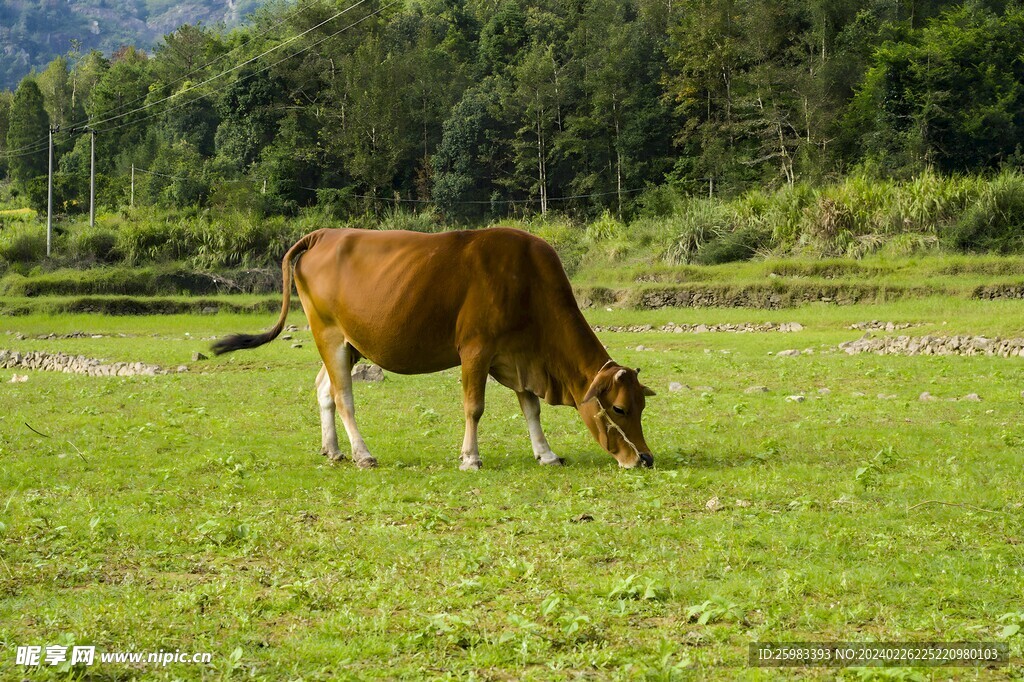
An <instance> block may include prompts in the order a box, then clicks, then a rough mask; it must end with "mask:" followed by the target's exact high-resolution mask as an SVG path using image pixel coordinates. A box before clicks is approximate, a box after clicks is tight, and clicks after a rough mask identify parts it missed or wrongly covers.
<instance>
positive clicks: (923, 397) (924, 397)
mask: <svg viewBox="0 0 1024 682" xmlns="http://www.w3.org/2000/svg"><path fill="white" fill-rule="evenodd" d="M917 399H918V400H920V401H922V402H926V403H927V402H932V401H934V400H935V396H933V395H932V394H931V393H929V392H928V391H925V392H924V393H922V394H921V395H919V396H917Z"/></svg>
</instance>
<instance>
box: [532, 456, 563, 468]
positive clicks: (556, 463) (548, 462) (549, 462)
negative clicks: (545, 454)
mask: <svg viewBox="0 0 1024 682" xmlns="http://www.w3.org/2000/svg"><path fill="white" fill-rule="evenodd" d="M537 462H539V463H540V464H541V466H549V467H560V466H562V465H564V464H565V460H564V459H562V458H561V457H555V458H554V459H538V460H537Z"/></svg>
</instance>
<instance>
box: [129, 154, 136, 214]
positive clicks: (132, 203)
mask: <svg viewBox="0 0 1024 682" xmlns="http://www.w3.org/2000/svg"><path fill="white" fill-rule="evenodd" d="M130 206H131V207H132V208H135V164H134V163H133V164H132V198H131V203H130Z"/></svg>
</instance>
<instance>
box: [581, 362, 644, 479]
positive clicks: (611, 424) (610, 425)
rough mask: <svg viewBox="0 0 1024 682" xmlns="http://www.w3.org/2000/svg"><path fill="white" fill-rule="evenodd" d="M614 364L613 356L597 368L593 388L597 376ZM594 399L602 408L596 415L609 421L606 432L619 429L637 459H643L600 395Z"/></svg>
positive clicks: (620, 434) (592, 383) (638, 449)
mask: <svg viewBox="0 0 1024 682" xmlns="http://www.w3.org/2000/svg"><path fill="white" fill-rule="evenodd" d="M613 364H615V361H614V360H612V359H611V358H608V361H607V362H605V363H604V364H603V365H601V369H599V370H597V374H595V375H594V381H593V382H591V384H590V386H591V388H593V386H594V382H596V381H597V377H598V376H599V375H600V374H601V372H603V371H604V368H605V367H607V366H608V365H613ZM594 400H596V401H597V406H598V407H599V408H601V409H600V410H599V411H598V413H597V415H596V416H597V417H604V420H605V422H606V423H607V425H608V426H607V427H606V428H605V433H606V434H607V433H608V429H615V430H616V431H618V432H619V436H621V437H622V440H624V441H626V445H628V446H629V447H631V448H633V452H635V453H636V456H637V459H639V460H640V461H643V458H642V457H640V448H638V447H637V446H635V445H633V441H631V440H630V439H629V436H627V435H626V432H625V431H623V430H622V427H620V426H619V425H618V424H616V423H615V422H614V421H613V420H612V418H611V415H609V414H608V410H606V409H605V407H604V405H602V404H601V399H600V398H598V397H597V396H596V395H595V396H594ZM606 437H607V436H606Z"/></svg>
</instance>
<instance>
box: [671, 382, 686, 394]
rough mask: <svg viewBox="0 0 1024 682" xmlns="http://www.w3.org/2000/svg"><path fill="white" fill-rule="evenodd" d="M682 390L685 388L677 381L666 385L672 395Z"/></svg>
mask: <svg viewBox="0 0 1024 682" xmlns="http://www.w3.org/2000/svg"><path fill="white" fill-rule="evenodd" d="M684 388H686V387H685V386H683V385H682V384H681V383H679V382H678V381H673V382H672V383H670V384H669V385H668V390H669V391H671V392H673V393H678V392H679V391H681V390H683V389H684Z"/></svg>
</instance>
